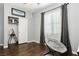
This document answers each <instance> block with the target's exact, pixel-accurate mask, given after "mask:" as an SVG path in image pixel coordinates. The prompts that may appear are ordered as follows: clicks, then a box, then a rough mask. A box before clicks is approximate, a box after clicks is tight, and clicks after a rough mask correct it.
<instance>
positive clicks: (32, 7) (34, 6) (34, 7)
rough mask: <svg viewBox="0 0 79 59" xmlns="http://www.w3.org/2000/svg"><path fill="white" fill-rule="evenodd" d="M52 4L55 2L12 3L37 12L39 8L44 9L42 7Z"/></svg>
mask: <svg viewBox="0 0 79 59" xmlns="http://www.w3.org/2000/svg"><path fill="white" fill-rule="evenodd" d="M52 4H54V3H18V4H17V3H13V4H12V5H16V6H20V7H22V8H25V9H27V10H29V11H31V12H35V11H37V10H39V9H42V8H44V7H47V6H49V5H52Z"/></svg>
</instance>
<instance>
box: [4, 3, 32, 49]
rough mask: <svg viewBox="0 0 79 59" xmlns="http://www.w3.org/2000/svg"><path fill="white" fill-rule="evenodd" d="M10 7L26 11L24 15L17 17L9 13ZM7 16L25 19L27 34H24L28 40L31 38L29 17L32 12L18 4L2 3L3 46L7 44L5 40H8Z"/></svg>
mask: <svg viewBox="0 0 79 59" xmlns="http://www.w3.org/2000/svg"><path fill="white" fill-rule="evenodd" d="M11 8H16V9H20V10H23V11H25V12H26V17H25V18H23V17H18V16H14V15H11ZM8 16H13V17H18V18H19V20H27V21H26V23H27V26H28V27H27V31H26V33H27V35H26V38H27V41H29V40H30V39H31V38H30V37H31V36H32V35H31V33H30V32H31V30H32V29H30V26H31V19H32V14H31V13H30V12H29V11H28V10H27V9H26V8H24V7H23V6H19V4H16V3H15V4H14V3H13V4H12V3H11V4H9V3H5V4H4V48H7V47H8V45H7V42H8V39H9V36H8V34H9V33H8ZM15 29H16V28H15Z"/></svg>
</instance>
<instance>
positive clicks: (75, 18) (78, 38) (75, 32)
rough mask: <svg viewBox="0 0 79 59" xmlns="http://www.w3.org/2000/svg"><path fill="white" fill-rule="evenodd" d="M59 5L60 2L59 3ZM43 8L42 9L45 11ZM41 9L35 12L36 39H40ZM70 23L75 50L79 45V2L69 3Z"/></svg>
mask: <svg viewBox="0 0 79 59" xmlns="http://www.w3.org/2000/svg"><path fill="white" fill-rule="evenodd" d="M57 5H58V6H59V4H57ZM57 5H54V6H52V7H48V8H47V9H45V10H48V9H51V8H54V7H56V6H57ZM45 10H42V11H45ZM42 11H39V12H37V13H33V22H34V25H33V26H34V40H36V41H38V42H39V40H40V25H41V15H40V13H41V12H42ZM68 22H69V23H68V24H69V35H70V43H71V46H72V50H73V51H74V52H76V51H77V48H78V45H79V4H73V3H72V4H69V5H68Z"/></svg>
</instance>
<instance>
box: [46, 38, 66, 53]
mask: <svg viewBox="0 0 79 59" xmlns="http://www.w3.org/2000/svg"><path fill="white" fill-rule="evenodd" d="M45 41H46V45H47V46H48V48H49V52H51V53H54V52H58V53H60V54H63V53H65V52H66V51H67V48H66V47H65V45H64V44H63V43H61V42H60V41H58V40H57V39H54V38H50V37H47V38H45Z"/></svg>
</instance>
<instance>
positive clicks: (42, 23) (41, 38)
mask: <svg viewBox="0 0 79 59" xmlns="http://www.w3.org/2000/svg"><path fill="white" fill-rule="evenodd" d="M44 43H45V36H44V12H43V13H41V31H40V44H41V45H44Z"/></svg>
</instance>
